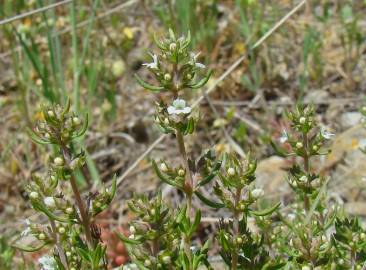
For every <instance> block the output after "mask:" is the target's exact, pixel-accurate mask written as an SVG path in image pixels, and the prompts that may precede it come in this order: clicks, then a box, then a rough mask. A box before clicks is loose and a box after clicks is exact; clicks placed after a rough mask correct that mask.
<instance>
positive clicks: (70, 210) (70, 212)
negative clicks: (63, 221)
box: [65, 207, 74, 215]
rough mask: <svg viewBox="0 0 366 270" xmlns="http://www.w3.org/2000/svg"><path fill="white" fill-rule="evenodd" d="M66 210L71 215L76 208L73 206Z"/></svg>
mask: <svg viewBox="0 0 366 270" xmlns="http://www.w3.org/2000/svg"><path fill="white" fill-rule="evenodd" d="M65 212H66V213H67V214H69V215H71V214H72V213H73V212H74V209H72V207H67V208H66V210H65Z"/></svg>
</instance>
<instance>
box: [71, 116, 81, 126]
mask: <svg viewBox="0 0 366 270" xmlns="http://www.w3.org/2000/svg"><path fill="white" fill-rule="evenodd" d="M72 123H73V124H74V125H76V126H77V125H80V123H81V120H80V118H79V117H76V116H74V117H73V118H72Z"/></svg>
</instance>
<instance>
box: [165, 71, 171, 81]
mask: <svg viewBox="0 0 366 270" xmlns="http://www.w3.org/2000/svg"><path fill="white" fill-rule="evenodd" d="M171 79H172V76H171V75H170V74H169V73H166V74H165V75H164V80H166V81H170V80H171Z"/></svg>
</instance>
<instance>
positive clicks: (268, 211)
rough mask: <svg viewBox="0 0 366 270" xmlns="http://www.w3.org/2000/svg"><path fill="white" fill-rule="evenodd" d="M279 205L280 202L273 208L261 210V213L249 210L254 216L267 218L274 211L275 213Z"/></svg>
mask: <svg viewBox="0 0 366 270" xmlns="http://www.w3.org/2000/svg"><path fill="white" fill-rule="evenodd" d="M280 205H281V202H278V203H276V204H275V205H274V206H272V207H270V208H267V209H264V210H261V211H252V210H250V213H252V214H253V215H255V216H268V215H270V214H272V213H273V212H274V211H276V210H277V208H278V207H279V206H280Z"/></svg>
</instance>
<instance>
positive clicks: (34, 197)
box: [29, 191, 39, 200]
mask: <svg viewBox="0 0 366 270" xmlns="http://www.w3.org/2000/svg"><path fill="white" fill-rule="evenodd" d="M29 197H30V198H31V199H33V200H36V199H38V198H39V194H38V192H35V191H32V192H31V193H30V194H29Z"/></svg>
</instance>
